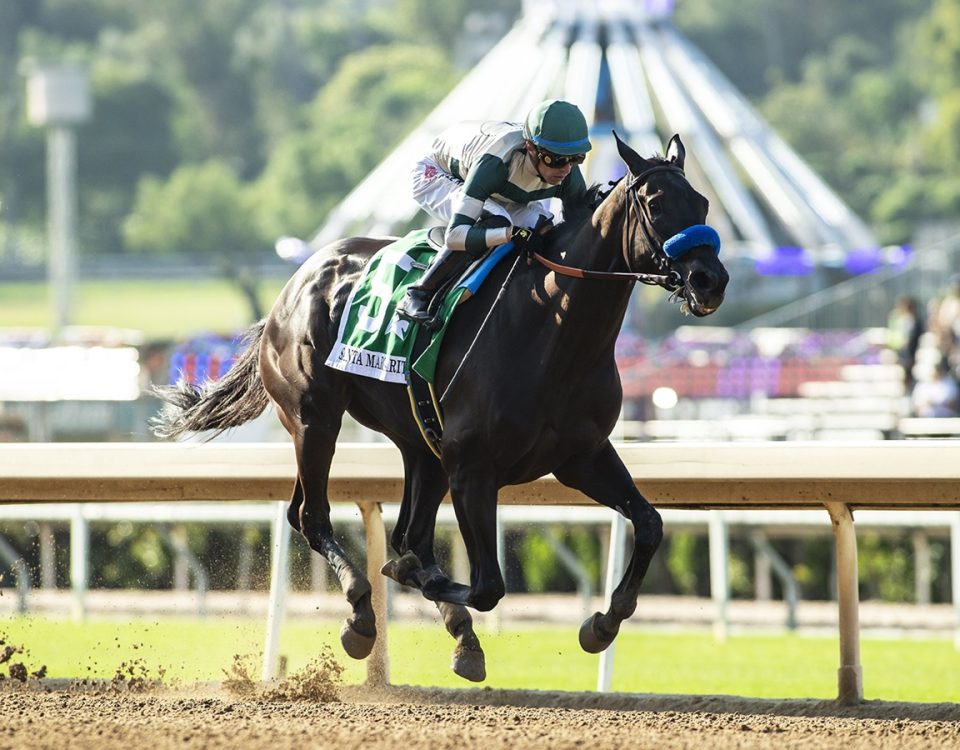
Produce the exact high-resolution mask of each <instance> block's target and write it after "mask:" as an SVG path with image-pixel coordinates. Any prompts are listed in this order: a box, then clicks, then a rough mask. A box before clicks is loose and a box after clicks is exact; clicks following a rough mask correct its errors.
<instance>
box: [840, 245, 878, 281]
mask: <svg viewBox="0 0 960 750" xmlns="http://www.w3.org/2000/svg"><path fill="white" fill-rule="evenodd" d="M843 267H844V269H845V270H846V272H847V273H849V274H853V275H857V274H862V273H873V272H874V271H876V270H878V269H880V268H883V254H882V253H881V251H880V248H879V247H858V248H854V249H853V250H851V251H849V252H848V253H847V255H846V257H845V258H844V261H843Z"/></svg>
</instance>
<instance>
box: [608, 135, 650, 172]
mask: <svg viewBox="0 0 960 750" xmlns="http://www.w3.org/2000/svg"><path fill="white" fill-rule="evenodd" d="M613 137H614V139H615V140H616V141H617V151H618V152H619V153H620V158H621V159H623V160H624V162H626V164H627V166H628V167H629V168H630V171H631V172H633V173H634V174H640V173H641V172H643V171H645V170H647V169H650V167H652V166H653V162H650V161H647V160H646V159H644V158H643V157H642V156H640V154H638V153H637V152H636V151H634V150H633V149H632V148H630V147H629V146H628V145H627V144H626V143H624V142H623V141H622V140H620V136H619V135H617V131H616V130H614V131H613Z"/></svg>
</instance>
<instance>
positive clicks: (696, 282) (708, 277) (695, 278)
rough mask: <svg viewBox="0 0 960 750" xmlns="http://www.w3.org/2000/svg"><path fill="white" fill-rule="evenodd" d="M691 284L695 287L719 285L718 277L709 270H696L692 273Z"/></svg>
mask: <svg viewBox="0 0 960 750" xmlns="http://www.w3.org/2000/svg"><path fill="white" fill-rule="evenodd" d="M690 284H691V286H693V287H694V289H704V290H706V289H713V288H714V287H715V286H716V285H717V277H716V276H714V275H713V274H712V273H709V272H707V271H694V272H693V273H691V274H690Z"/></svg>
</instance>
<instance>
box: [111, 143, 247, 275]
mask: <svg viewBox="0 0 960 750" xmlns="http://www.w3.org/2000/svg"><path fill="white" fill-rule="evenodd" d="M123 233H124V238H125V239H126V243H127V246H128V247H129V248H130V249H131V250H134V251H136V252H158V253H187V254H190V255H197V256H206V257H207V258H210V257H216V256H220V255H227V256H230V255H236V254H243V253H251V252H257V251H260V250H262V249H263V247H264V242H263V240H262V238H260V237H259V236H258V234H257V232H256V227H255V225H254V222H253V218H252V213H251V211H250V206H249V204H248V198H247V197H246V196H245V194H244V189H243V185H242V184H241V182H240V180H239V179H238V178H237V176H236V174H235V173H234V172H233V170H232V169H231V168H230V166H229V165H228V164H227V163H226V162H223V161H219V160H210V161H207V162H204V163H203V164H194V165H187V166H183V167H179V168H177V170H176V171H175V172H174V173H173V174H172V175H171V177H170V179H169V180H168V181H167V182H161V181H160V180H159V179H157V178H155V177H147V178H145V179H144V180H142V181H141V182H140V186H139V188H138V190H137V196H136V200H135V202H134V208H133V212H132V213H131V214H130V216H129V217H127V220H126V221H125V223H124V226H123Z"/></svg>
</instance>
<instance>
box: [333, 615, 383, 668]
mask: <svg viewBox="0 0 960 750" xmlns="http://www.w3.org/2000/svg"><path fill="white" fill-rule="evenodd" d="M376 642H377V636H376V633H374V634H373V635H372V636H370V635H361V634H360V633H358V632H357V631H356V630H354V629H353V627H352V626H351V625H350V623H349V622H344V623H343V627H342V628H340V644H341V645H342V646H343V650H344V651H346V652H347V656H350V657H352V658H354V659H366V658H367V657H368V656H370V652H371V651H373V644H374V643H376Z"/></svg>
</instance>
